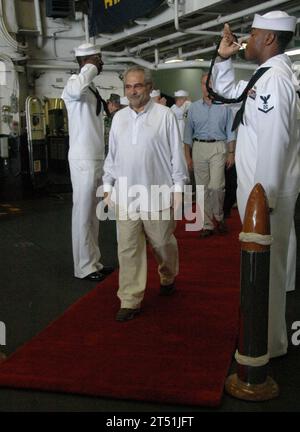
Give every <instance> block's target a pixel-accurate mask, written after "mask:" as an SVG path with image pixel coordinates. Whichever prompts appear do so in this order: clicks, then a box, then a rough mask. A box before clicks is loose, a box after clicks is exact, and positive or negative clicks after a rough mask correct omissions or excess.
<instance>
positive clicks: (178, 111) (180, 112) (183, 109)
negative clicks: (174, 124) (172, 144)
mask: <svg viewBox="0 0 300 432" xmlns="http://www.w3.org/2000/svg"><path fill="white" fill-rule="evenodd" d="M190 105H191V102H190V101H185V102H184V103H183V104H182V105H181V106H180V107H178V106H177V105H176V104H174V105H172V106H171V110H172V111H173V113H174V114H175V116H176V118H177V121H178V126H179V130H180V135H181V138H182V140H183V133H184V126H185V122H186V117H187V112H188V109H189V106H190Z"/></svg>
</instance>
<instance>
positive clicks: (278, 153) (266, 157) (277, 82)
mask: <svg viewBox="0 0 300 432" xmlns="http://www.w3.org/2000/svg"><path fill="white" fill-rule="evenodd" d="M293 94H294V90H293V87H292V85H291V83H290V82H289V81H288V79H287V78H285V77H283V76H280V75H271V77H270V78H269V79H268V80H267V81H266V83H265V85H264V86H263V89H261V90H259V94H258V93H257V95H256V100H255V105H256V115H257V122H256V123H257V140H258V141H257V164H256V170H255V178H254V184H256V183H261V184H262V186H263V187H264V189H265V191H266V194H267V196H268V200H269V206H270V207H271V208H275V206H276V200H277V196H278V192H279V189H280V186H281V184H282V182H283V176H284V175H285V165H286V164H285V161H286V157H287V154H288V148H289V146H290V141H291V140H290V128H291V124H290V109H291V106H292V103H293Z"/></svg>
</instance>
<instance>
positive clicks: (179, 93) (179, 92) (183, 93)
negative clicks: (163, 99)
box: [174, 90, 189, 97]
mask: <svg viewBox="0 0 300 432" xmlns="http://www.w3.org/2000/svg"><path fill="white" fill-rule="evenodd" d="M188 95H189V94H188V92H187V91H185V90H177V91H176V92H174V97H188Z"/></svg>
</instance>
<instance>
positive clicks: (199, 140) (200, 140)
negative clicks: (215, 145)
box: [194, 139, 217, 142]
mask: <svg viewBox="0 0 300 432" xmlns="http://www.w3.org/2000/svg"><path fill="white" fill-rule="evenodd" d="M194 141H198V142H216V141H217V140H202V139H194Z"/></svg>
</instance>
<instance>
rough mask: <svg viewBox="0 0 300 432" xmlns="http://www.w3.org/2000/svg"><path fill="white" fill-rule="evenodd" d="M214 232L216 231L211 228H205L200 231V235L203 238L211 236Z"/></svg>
mask: <svg viewBox="0 0 300 432" xmlns="http://www.w3.org/2000/svg"><path fill="white" fill-rule="evenodd" d="M213 233H214V231H213V230H211V229H203V230H202V231H201V233H200V237H201V238H206V237H210V236H212V235H213Z"/></svg>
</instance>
